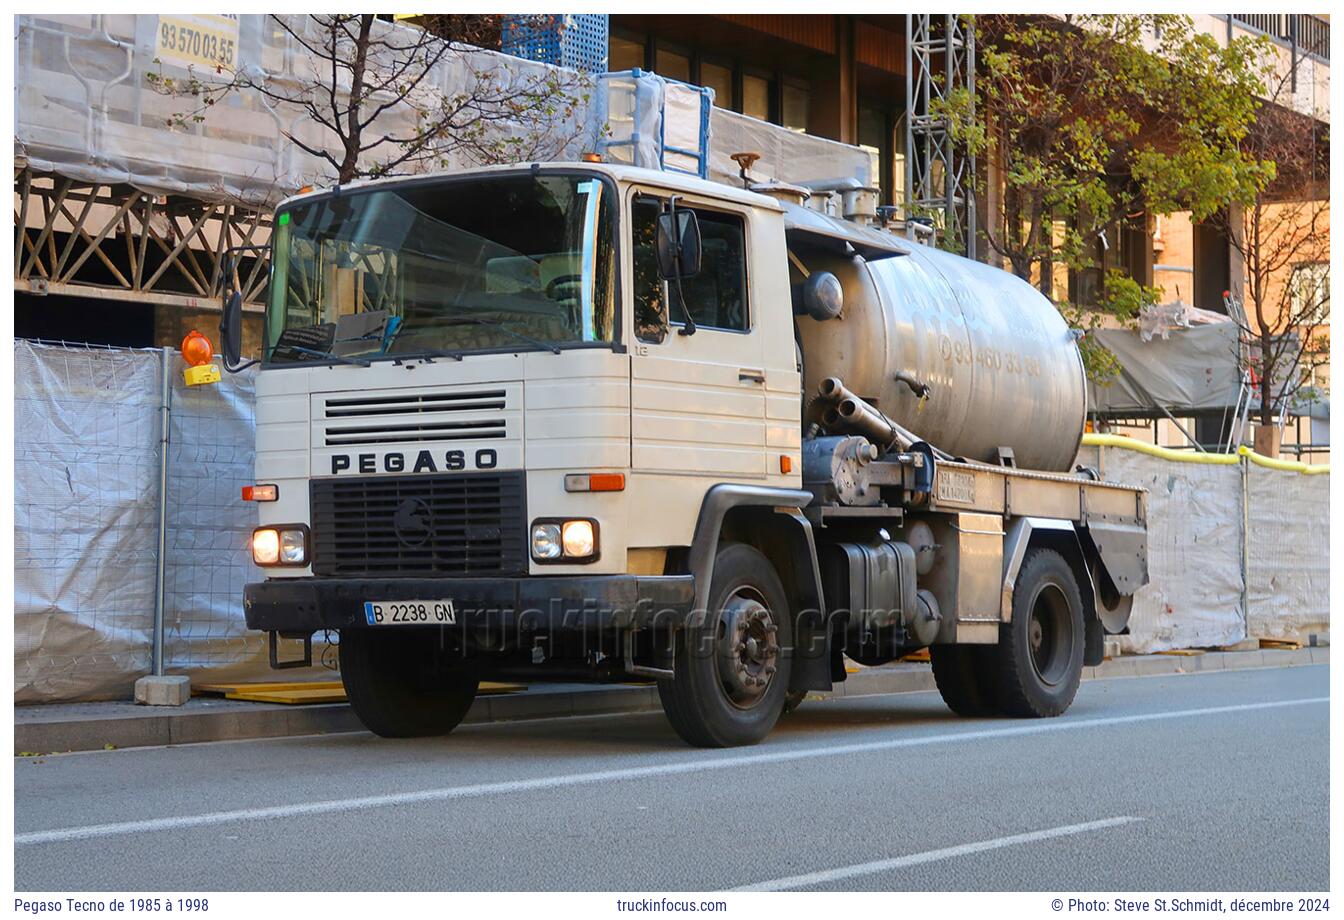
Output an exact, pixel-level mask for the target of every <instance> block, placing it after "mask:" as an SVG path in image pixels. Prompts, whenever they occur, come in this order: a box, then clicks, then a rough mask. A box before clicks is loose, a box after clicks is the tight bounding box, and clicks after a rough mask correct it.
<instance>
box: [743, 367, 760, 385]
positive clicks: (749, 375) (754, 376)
mask: <svg viewBox="0 0 1344 920" xmlns="http://www.w3.org/2000/svg"><path fill="white" fill-rule="evenodd" d="M737 382H738V383H759V384H764V383H765V371H760V370H756V369H755V368H750V367H741V368H738V370H737Z"/></svg>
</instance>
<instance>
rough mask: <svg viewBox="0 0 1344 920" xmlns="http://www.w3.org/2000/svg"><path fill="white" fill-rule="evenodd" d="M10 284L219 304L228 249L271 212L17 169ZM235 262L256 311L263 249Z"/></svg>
mask: <svg viewBox="0 0 1344 920" xmlns="http://www.w3.org/2000/svg"><path fill="white" fill-rule="evenodd" d="M14 205H15V210H14V289H15V290H16V291H19V292H28V293H33V294H66V295H74V296H79V297H95V298H102V299H107V300H134V301H137V302H141V303H154V304H165V305H170V306H184V307H195V308H200V307H206V308H218V307H219V305H220V300H221V297H222V295H223V294H224V293H225V292H226V291H229V290H232V286H231V285H230V284H229V283H228V280H229V279H228V278H226V271H227V270H228V268H229V260H228V258H227V253H228V251H229V250H230V249H231V248H235V247H245V246H257V245H258V244H262V243H265V242H267V241H268V240H269V238H270V232H271V214H270V212H269V211H261V210H257V209H253V208H248V207H246V206H243V205H239V204H235V203H230V202H209V201H201V200H199V199H196V198H191V197H189V196H185V195H154V194H151V193H148V192H144V191H141V190H139V189H136V188H134V187H132V186H130V185H124V184H120V185H118V184H106V183H97V182H83V181H78V180H75V179H70V178H68V177H65V176H60V175H55V174H50V173H37V172H34V171H33V170H31V169H29V168H28V167H26V166H22V165H20V166H18V167H16V169H15V174H14ZM252 251H254V252H259V253H261V255H260V257H252V258H249V259H248V260H247V261H248V262H250V263H251V264H245V265H244V266H243V268H242V278H241V280H242V290H243V292H244V296H243V302H244V304H245V305H246V306H247V307H248V308H249V309H251V310H260V309H262V298H263V295H264V291H265V289H266V284H267V281H268V276H269V272H268V270H267V260H266V258H265V255H264V250H252Z"/></svg>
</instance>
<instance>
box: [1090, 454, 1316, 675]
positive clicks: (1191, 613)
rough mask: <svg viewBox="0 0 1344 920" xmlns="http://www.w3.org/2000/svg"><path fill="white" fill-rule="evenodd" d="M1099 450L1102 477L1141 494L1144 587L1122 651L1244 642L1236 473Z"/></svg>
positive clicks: (1238, 474)
mask: <svg viewBox="0 0 1344 920" xmlns="http://www.w3.org/2000/svg"><path fill="white" fill-rule="evenodd" d="M1104 451H1105V456H1104V458H1103V460H1102V469H1103V471H1104V475H1105V477H1106V478H1107V479H1110V480H1114V481H1115V482H1123V483H1125V484H1127V485H1135V486H1141V487H1142V488H1145V489H1147V490H1148V576H1149V584H1147V585H1146V586H1144V587H1143V588H1140V589H1139V591H1138V593H1137V594H1135V595H1134V610H1133V613H1132V614H1131V616H1130V620H1129V635H1128V636H1125V637H1122V646H1123V647H1125V648H1126V649H1127V650H1129V651H1134V652H1157V651H1164V650H1166V649H1173V648H1197V647H1210V646H1221V645H1230V644H1232V643H1234V642H1238V641H1240V640H1241V639H1243V638H1245V632H1244V623H1243V620H1242V614H1241V470H1240V468H1239V467H1236V466H1216V465H1210V464H1204V463H1176V462H1172V461H1170V460H1164V459H1162V458H1160V457H1154V456H1150V455H1148V454H1143V453H1139V452H1138V451H1132V450H1120V449H1112V448H1104ZM1304 478H1306V477H1304Z"/></svg>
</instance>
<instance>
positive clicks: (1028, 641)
mask: <svg viewBox="0 0 1344 920" xmlns="http://www.w3.org/2000/svg"><path fill="white" fill-rule="evenodd" d="M1083 642H1084V626H1083V598H1082V594H1081V593H1080V592H1079V590H1078V580H1077V578H1076V577H1075V576H1074V573H1073V567H1072V566H1070V565H1069V563H1068V562H1067V561H1066V560H1065V559H1064V557H1063V556H1061V555H1060V554H1059V553H1057V552H1055V551H1054V550H1052V549H1043V548H1038V549H1032V550H1029V551H1028V552H1027V555H1026V558H1025V559H1023V560H1022V568H1021V569H1020V570H1019V572H1018V576H1017V584H1016V585H1015V586H1014V588H1013V618H1012V622H1010V623H1004V624H1003V625H1002V626H1000V627H999V644H998V646H997V648H996V649H995V659H996V660H995V662H994V664H995V665H996V667H995V678H996V681H995V690H996V694H995V695H996V700H995V702H996V704H997V706H998V708H999V710H1000V711H1001V712H1003V714H1004V715H1010V716H1026V717H1031V718H1039V717H1042V716H1057V715H1060V714H1062V713H1063V712H1064V711H1065V710H1066V709H1068V708H1069V705H1070V704H1071V703H1072V702H1073V698H1074V696H1075V695H1076V694H1077V693H1078V684H1079V682H1080V681H1081V680H1082V676H1083Z"/></svg>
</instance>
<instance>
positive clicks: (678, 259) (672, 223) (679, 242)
mask: <svg viewBox="0 0 1344 920" xmlns="http://www.w3.org/2000/svg"><path fill="white" fill-rule="evenodd" d="M655 243H656V245H655V247H654V248H655V249H656V250H657V253H658V274H659V275H661V276H662V277H663V278H664V279H665V280H668V281H671V280H673V279H676V278H694V277H695V276H696V275H698V274H700V221H698V220H696V217H695V212H694V211H688V210H686V209H685V208H677V207H675V206H674V207H672V208H671V209H669V210H667V211H664V212H663V213H661V214H659V215H658V232H657V239H656V241H655Z"/></svg>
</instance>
